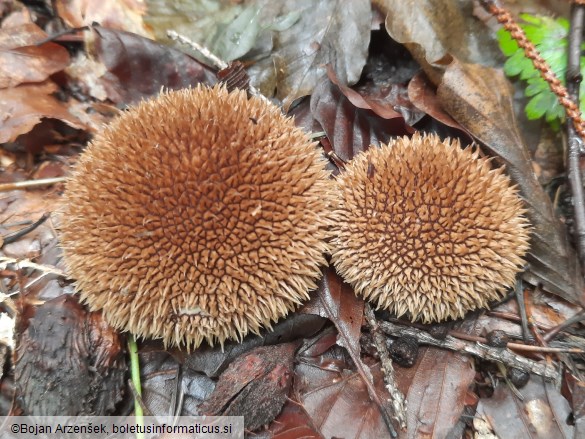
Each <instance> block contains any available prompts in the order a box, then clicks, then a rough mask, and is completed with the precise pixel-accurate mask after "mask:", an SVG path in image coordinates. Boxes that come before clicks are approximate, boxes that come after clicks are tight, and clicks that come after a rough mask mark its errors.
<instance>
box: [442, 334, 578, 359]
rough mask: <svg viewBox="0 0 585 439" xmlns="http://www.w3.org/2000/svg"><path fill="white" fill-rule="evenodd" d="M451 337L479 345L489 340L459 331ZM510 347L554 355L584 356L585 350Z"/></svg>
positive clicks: (531, 346) (509, 345) (516, 344)
mask: <svg viewBox="0 0 585 439" xmlns="http://www.w3.org/2000/svg"><path fill="white" fill-rule="evenodd" d="M449 335H450V336H452V337H455V338H457V339H459V340H467V341H475V342H477V343H483V344H486V343H487V340H486V339H485V338H484V337H478V336H477V335H469V334H464V333H462V332H458V331H449ZM508 347H509V348H510V349H513V350H515V351H525V352H547V353H548V352H550V353H553V354H557V353H558V354H583V353H585V350H583V349H579V348H554V347H550V346H533V345H529V344H522V343H514V342H510V343H508Z"/></svg>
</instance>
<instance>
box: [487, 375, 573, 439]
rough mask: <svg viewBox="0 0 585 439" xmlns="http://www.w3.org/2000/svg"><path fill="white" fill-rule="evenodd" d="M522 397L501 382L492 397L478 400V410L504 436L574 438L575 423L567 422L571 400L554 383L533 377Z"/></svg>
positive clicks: (519, 438)
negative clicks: (567, 399) (521, 398)
mask: <svg viewBox="0 0 585 439" xmlns="http://www.w3.org/2000/svg"><path fill="white" fill-rule="evenodd" d="M520 393H521V394H522V396H523V398H524V400H520V399H519V398H518V397H517V396H516V395H515V394H514V393H513V392H512V391H511V390H510V388H509V387H508V386H507V385H506V383H505V382H501V383H500V384H499V385H498V387H497V388H496V389H495V391H494V394H493V395H492V397H491V398H484V399H481V400H480V401H479V405H478V407H477V411H478V413H479V414H481V415H483V416H484V417H486V418H487V419H488V420H489V422H490V424H491V425H492V426H493V428H494V431H495V433H496V434H497V435H498V436H499V437H502V438H504V437H505V438H512V439H515V438H517V439H521V438H522V439H524V438H530V439H536V438H542V439H545V438H546V439H548V438H573V437H577V436H574V435H573V432H574V426H572V425H569V424H568V423H567V419H568V417H569V414H570V408H569V404H568V402H567V401H566V400H565V399H564V398H563V397H562V395H561V394H560V392H559V391H558V390H557V389H556V388H555V386H554V384H552V383H545V382H543V380H542V379H541V378H538V377H534V376H533V377H532V378H531V379H530V381H529V382H528V384H527V385H526V387H523V388H522V389H521V390H520Z"/></svg>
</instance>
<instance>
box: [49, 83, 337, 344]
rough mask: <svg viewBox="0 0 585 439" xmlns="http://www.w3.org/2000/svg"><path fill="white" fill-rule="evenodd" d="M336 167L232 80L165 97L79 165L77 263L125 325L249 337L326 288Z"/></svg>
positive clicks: (107, 132) (66, 217) (71, 198)
mask: <svg viewBox="0 0 585 439" xmlns="http://www.w3.org/2000/svg"><path fill="white" fill-rule="evenodd" d="M325 166H326V160H325V159H324V158H323V157H322V155H321V154H320V153H319V151H318V150H317V148H316V144H315V143H312V142H311V141H310V140H309V138H308V137H307V135H306V134H305V133H303V132H302V131H301V130H300V129H298V128H296V127H295V125H294V123H293V121H292V119H290V118H286V117H285V116H283V115H282V113H281V112H280V110H279V109H278V108H277V107H276V106H274V105H272V104H270V103H268V102H266V101H263V100H261V99H259V98H255V97H252V98H250V99H248V97H247V95H246V93H245V92H243V91H235V92H232V93H228V92H227V91H226V90H225V88H222V87H219V86H216V87H214V88H207V87H203V86H198V87H197V88H194V89H186V90H181V91H170V92H165V93H162V94H161V95H160V96H159V97H157V98H155V99H151V100H149V101H145V102H142V103H140V104H139V105H137V106H135V107H133V108H131V109H130V110H129V111H126V112H124V113H123V114H122V115H121V116H120V117H119V118H118V119H116V120H115V121H113V122H112V123H111V124H110V125H109V126H108V127H106V128H105V129H104V131H102V132H101V133H99V134H98V135H97V136H96V137H95V139H94V140H93V142H92V143H91V144H90V145H89V146H88V148H87V149H86V150H85V152H84V153H83V154H82V155H81V156H80V158H79V160H78V162H77V163H76V165H75V166H74V168H73V171H72V174H71V177H70V178H69V180H68V182H67V184H66V191H65V195H64V202H63V206H62V208H61V209H60V213H59V221H60V224H61V225H60V227H61V241H62V247H63V253H64V260H65V263H66V265H67V267H68V270H69V272H70V274H71V276H72V277H73V278H75V279H76V280H77V283H76V288H77V290H78V291H79V292H80V294H81V298H82V299H83V301H84V302H86V303H87V304H88V305H89V307H90V308H91V309H92V310H98V309H102V310H103V315H104V317H105V319H106V320H107V321H108V322H109V323H110V324H111V325H113V326H115V327H116V328H118V329H121V330H127V331H130V332H131V333H133V334H136V335H138V336H142V337H148V338H158V339H162V340H163V342H164V343H165V345H176V346H186V347H187V348H190V347H197V346H199V344H200V343H201V342H202V341H203V340H207V341H208V342H209V343H210V344H213V343H214V342H219V343H220V344H222V345H223V343H224V341H225V340H226V339H236V340H239V339H241V338H242V337H243V336H244V335H246V334H247V333H248V332H254V333H257V332H258V331H259V330H260V329H261V327H270V325H271V323H272V322H275V321H276V320H277V319H278V318H280V317H282V316H284V315H286V314H287V313H288V311H291V310H294V309H295V307H297V305H299V304H300V303H301V302H302V301H303V300H305V299H307V298H308V297H309V296H308V290H310V289H313V288H315V287H316V283H315V282H316V280H317V279H318V278H319V277H320V275H321V272H320V269H319V266H320V265H324V264H326V259H325V257H324V253H325V252H328V251H329V245H328V243H327V240H328V237H329V232H328V228H329V226H330V225H331V223H332V210H331V209H330V206H329V201H328V200H329V199H330V198H331V191H332V183H331V179H329V178H328V177H329V172H328V171H326V170H325Z"/></svg>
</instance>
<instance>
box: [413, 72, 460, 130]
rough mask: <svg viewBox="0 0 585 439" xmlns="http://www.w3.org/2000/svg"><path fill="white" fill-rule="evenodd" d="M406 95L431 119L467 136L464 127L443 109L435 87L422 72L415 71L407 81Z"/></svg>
mask: <svg viewBox="0 0 585 439" xmlns="http://www.w3.org/2000/svg"><path fill="white" fill-rule="evenodd" d="M408 97H409V98H410V101H411V102H412V104H413V105H414V106H415V107H417V108H418V109H419V110H421V111H424V112H425V113H426V114H428V115H429V116H431V117H432V118H433V119H436V120H438V121H439V122H441V123H442V124H444V125H447V126H449V127H451V128H455V129H457V130H459V131H461V133H462V134H463V135H466V136H468V137H469V134H467V131H465V128H463V127H462V126H461V125H460V124H458V123H457V121H456V120H455V119H453V118H452V117H451V116H449V114H447V113H446V112H445V110H443V107H442V106H441V103H440V102H439V98H438V97H437V91H436V89H435V87H434V86H433V85H432V84H431V83H430V81H429V80H428V78H427V77H426V75H425V74H424V73H422V72H419V73H417V74H416V75H415V76H414V78H412V80H411V81H410V82H409V83H408Z"/></svg>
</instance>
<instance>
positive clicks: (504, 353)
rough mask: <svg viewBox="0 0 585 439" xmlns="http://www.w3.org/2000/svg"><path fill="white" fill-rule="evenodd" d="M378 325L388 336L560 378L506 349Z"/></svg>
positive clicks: (403, 328)
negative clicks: (412, 338)
mask: <svg viewBox="0 0 585 439" xmlns="http://www.w3.org/2000/svg"><path fill="white" fill-rule="evenodd" d="M379 324H380V328H382V331H384V332H385V333H386V334H388V335H392V336H395V337H402V336H405V335H410V336H411V337H414V338H416V339H417V341H418V342H419V343H421V344H427V345H431V346H436V347H440V348H443V349H449V350H452V351H455V352H460V353H466V354H471V355H474V356H476V357H479V358H482V359H484V360H491V361H499V362H500V363H503V364H505V365H506V366H509V367H516V368H518V369H520V370H523V371H525V372H528V373H533V374H536V375H540V376H543V377H545V378H547V379H549V380H553V381H556V382H558V381H559V380H560V378H561V375H560V373H559V372H558V371H557V370H556V369H555V368H554V367H552V366H549V365H548V364H542V363H537V362H536V361H533V360H530V359H528V358H525V357H521V356H519V355H516V354H515V353H514V352H512V351H510V350H508V349H506V348H493V347H491V346H486V345H484V344H481V343H468V342H465V341H462V340H458V339H456V338H454V337H451V336H449V335H448V336H447V337H446V338H445V340H437V339H436V338H433V337H432V336H431V335H430V334H428V333H427V332H424V331H421V330H418V329H416V328H414V327H406V326H398V325H395V324H393V323H390V322H380V323H379Z"/></svg>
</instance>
